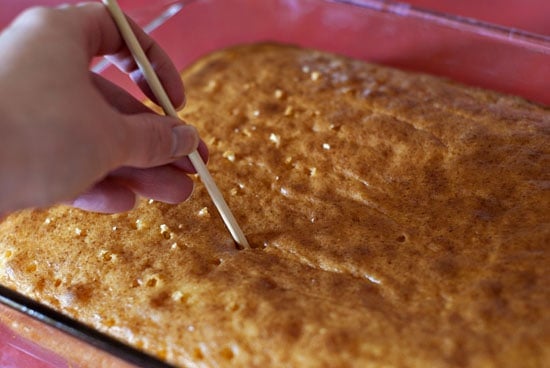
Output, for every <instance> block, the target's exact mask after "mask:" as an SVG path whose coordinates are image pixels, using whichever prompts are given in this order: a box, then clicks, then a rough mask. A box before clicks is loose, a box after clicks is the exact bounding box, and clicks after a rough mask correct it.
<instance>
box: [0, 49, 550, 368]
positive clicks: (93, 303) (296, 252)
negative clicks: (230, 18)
mask: <svg viewBox="0 0 550 368" xmlns="http://www.w3.org/2000/svg"><path fill="white" fill-rule="evenodd" d="M183 78H184V81H185V83H186V90H187V96H188V104H187V107H186V108H185V110H184V112H183V113H182V117H183V118H184V119H185V120H186V121H188V122H190V123H192V124H194V125H196V126H197V127H198V129H199V131H200V132H201V134H202V136H203V138H204V140H205V141H206V142H207V144H208V145H209V147H210V151H211V159H210V163H209V168H210V170H211V172H212V174H213V176H214V178H215V180H216V182H217V183H218V185H219V186H220V188H221V190H222V192H223V193H224V194H225V196H226V199H227V201H228V203H229V206H230V207H231V208H232V209H233V211H234V213H235V215H236V217H237V219H238V221H239V224H240V225H241V226H242V227H243V230H244V232H245V233H246V234H247V237H248V239H249V241H250V242H251V243H252V245H253V246H254V249H252V250H245V251H238V250H236V249H235V246H234V244H233V241H232V239H231V237H230V235H229V233H228V232H227V230H226V229H225V228H224V225H223V223H222V222H221V220H220V218H219V216H218V215H217V213H216V210H215V208H214V207H213V206H212V204H211V201H210V199H209V198H208V196H207V194H206V192H205V190H204V189H203V187H202V185H197V187H196V190H195V193H194V194H193V196H192V198H191V200H190V201H188V202H186V203H183V204H180V205H177V206H173V205H167V204H161V203H158V202H148V201H143V202H142V203H141V205H140V206H139V207H138V208H137V209H135V210H134V211H131V212H129V213H125V214H119V215H114V216H104V215H96V214H90V213H84V212H81V211H78V210H75V209H71V208H67V207H55V208H52V209H49V210H47V211H25V212H22V213H19V214H16V215H12V216H11V217H9V218H8V219H7V220H5V221H4V222H3V223H2V224H1V225H0V255H2V263H1V268H0V280H1V282H2V283H4V284H7V285H10V286H11V287H13V288H16V289H18V290H20V291H22V292H24V293H26V294H27V295H30V296H32V297H34V298H36V299H39V300H42V301H43V302H45V303H47V304H49V305H52V306H54V307H55V308H57V309H60V310H62V311H64V312H65V313H67V314H69V315H72V316H74V317H77V318H78V319H80V320H82V321H84V322H86V323H88V324H90V325H92V326H94V327H96V328H98V329H100V330H102V331H105V332H108V333H109V334H112V335H114V336H116V337H118V338H120V339H122V340H124V341H126V342H128V343H130V344H133V345H134V346H137V347H139V348H141V349H144V350H146V351H148V352H150V353H152V354H156V355H158V356H160V357H161V358H163V359H167V360H168V361H170V362H173V363H175V364H178V365H181V366H202V365H203V364H204V365H205V366H235V367H265V366H274V367H283V366H294V367H307V366H312V367H346V366H357V367H389V366H397V367H518V366H522V367H542V366H543V365H544V362H546V363H548V361H550V309H549V308H548V304H549V301H550V288H549V287H548V285H550V276H549V275H550V273H549V272H548V265H549V264H550V262H549V261H550V260H549V254H550V253H549V251H548V246H549V244H550V225H549V223H550V211H549V209H550V193H549V189H550V184H549V183H550V139H549V137H550V114H549V111H548V109H547V108H545V107H541V106H537V105H534V104H531V103H529V102H527V101H524V100H522V99H520V98H515V97H511V96H504V95H501V94H497V93H493V92H489V91H484V90H480V89H474V88H468V87H464V86H461V85H458V84H455V83H452V82H449V81H444V80H441V79H438V78H435V77H432V76H427V75H422V74H411V73H405V72H402V71H397V70H394V69H390V68H385V67H381V66H375V65H371V64H365V63H363V62H360V61H354V60H350V59H346V58H342V57H338V56H334V55H330V54H325V53H321V52H316V51H311V50H305V49H299V48H293V47H286V46H277V45H254V46H242V47H236V48H232V49H228V50H225V51H221V52H218V53H215V54H212V55H209V56H207V57H205V58H203V59H202V60H200V61H199V62H197V63H196V64H195V65H193V66H192V67H190V68H189V69H188V70H186V71H185V72H184V73H183Z"/></svg>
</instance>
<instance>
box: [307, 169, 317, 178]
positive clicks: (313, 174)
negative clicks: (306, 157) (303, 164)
mask: <svg viewBox="0 0 550 368" xmlns="http://www.w3.org/2000/svg"><path fill="white" fill-rule="evenodd" d="M315 175H317V168H316V167H310V168H309V176H315Z"/></svg>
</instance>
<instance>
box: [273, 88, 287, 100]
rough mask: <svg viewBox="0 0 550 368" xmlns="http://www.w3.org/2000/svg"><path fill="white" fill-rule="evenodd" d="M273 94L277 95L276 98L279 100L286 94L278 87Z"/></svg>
mask: <svg viewBox="0 0 550 368" xmlns="http://www.w3.org/2000/svg"><path fill="white" fill-rule="evenodd" d="M273 95H274V96H275V98H276V99H277V100H280V99H282V98H283V97H284V96H285V93H284V92H283V91H282V90H280V89H276V90H275V92H274V93H273Z"/></svg>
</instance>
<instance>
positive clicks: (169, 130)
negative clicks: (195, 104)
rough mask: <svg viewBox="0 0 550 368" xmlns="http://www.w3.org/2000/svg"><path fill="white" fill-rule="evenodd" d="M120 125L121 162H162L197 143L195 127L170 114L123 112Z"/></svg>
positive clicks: (138, 164)
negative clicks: (131, 113)
mask: <svg viewBox="0 0 550 368" xmlns="http://www.w3.org/2000/svg"><path fill="white" fill-rule="evenodd" d="M121 125H122V126H123V127H122V132H123V134H122V138H121V142H122V143H121V145H120V149H121V151H122V152H121V153H122V157H123V161H124V162H122V163H121V165H124V166H132V167H139V168H147V167H154V166H159V165H164V164H167V163H169V162H172V161H174V160H176V159H178V158H180V157H183V156H186V155H188V154H190V153H191V152H193V151H194V150H196V149H197V147H198V145H199V135H198V133H197V130H196V129H195V127H193V126H191V125H184V124H182V122H181V121H179V120H178V119H174V118H172V117H167V116H160V115H156V114H152V113H151V114H150V113H143V114H136V115H126V116H124V120H123V122H122V124H121Z"/></svg>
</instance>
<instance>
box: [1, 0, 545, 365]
mask: <svg viewBox="0 0 550 368" xmlns="http://www.w3.org/2000/svg"><path fill="white" fill-rule="evenodd" d="M77 2H80V1H60V0H42V1H36V0H13V1H10V0H0V29H1V28H3V27H5V26H6V25H7V24H8V23H9V22H10V21H11V20H12V19H13V18H14V17H15V16H16V14H18V13H19V12H20V11H22V10H23V9H25V8H27V7H28V6H31V5H33V4H42V5H57V4H60V3H77ZM119 2H120V4H121V6H122V7H123V8H125V10H126V11H132V10H133V9H134V10H135V9H139V8H141V7H150V6H151V5H150V4H151V3H152V1H150V0H149V1H147V0H119ZM159 2H161V3H162V1H159ZM165 2H167V1H165ZM408 3H410V4H413V5H417V6H419V7H423V8H426V9H432V10H434V11H440V12H446V13H450V14H457V15H461V16H467V17H473V18H477V19H480V20H484V21H488V22H492V23H496V24H500V25H504V26H508V27H515V28H518V29H523V30H527V31H530V32H535V33H539V34H543V35H550V19H549V18H550V1H548V0H527V1H518V0H500V1H498V9H495V5H494V4H495V3H497V2H495V1H492V0H463V1H456V0H411V1H408ZM225 14H226V13H224V15H225ZM258 18H259V20H261V17H258ZM295 31H297V32H298V31H299V32H304V34H305V33H307V32H308V30H307V29H301V30H300V29H298V30H295ZM161 36H162V39H163V40H164V41H163V42H167V43H169V42H170V37H172V38H174V37H177V35H172V36H170V35H166V34H164V35H162V34H161ZM413 36H414V35H412V36H411V37H413ZM211 37H212V35H211V34H203V35H197V39H198V40H200V41H198V42H202V43H204V44H208V43H209V42H212V38H211ZM310 37H311V38H312V39H315V35H310ZM442 37H443V36H442ZM340 40H341V39H340ZM319 42H321V41H319ZM340 43H341V46H334V47H342V48H343V49H346V48H347V47H346V45H345V42H340ZM405 44H406V45H409V44H410V42H405V43H404V45H405ZM407 47H409V46H404V49H403V55H407V53H406V51H407V50H406V48H407ZM357 52H359V51H357ZM442 52H445V51H444V50H443V51H442ZM348 53H349V52H348ZM388 53H390V51H388ZM491 53H492V50H491V49H490V48H489V49H487V50H485V52H484V53H481V54H480V55H481V56H480V57H498V55H496V56H495V55H491ZM192 56H196V55H183V56H182V57H188V58H189V57H192ZM352 56H359V57H360V56H363V55H352ZM443 56H444V55H443ZM443 56H442V57H443ZM377 57H378V58H381V59H384V58H383V56H380V55H378V56H377ZM387 57H388V60H390V64H391V65H396V66H400V60H399V58H396V57H395V55H389V54H388V56H387ZM381 61H384V60H381ZM481 61H482V60H481ZM423 62H424V61H423V60H418V61H417V63H418V64H419V65H420V64H421V63H423ZM406 65H407V67H408V68H414V67H415V61H414V60H411V59H410V58H407V60H406ZM434 72H435V73H437V70H434ZM459 77H460V76H459ZM543 82H544V81H543ZM546 82H548V81H546ZM0 366H1V367H3V368H19V367H35V368H52V367H65V366H67V364H66V363H64V362H63V359H61V358H59V357H55V356H53V355H52V354H51V353H48V352H46V351H44V350H43V349H41V348H40V347H38V346H36V345H35V344H33V343H32V342H29V341H25V340H23V339H21V338H19V337H17V336H14V334H13V333H11V332H10V331H9V330H8V329H7V328H6V327H5V326H2V325H0Z"/></svg>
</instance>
